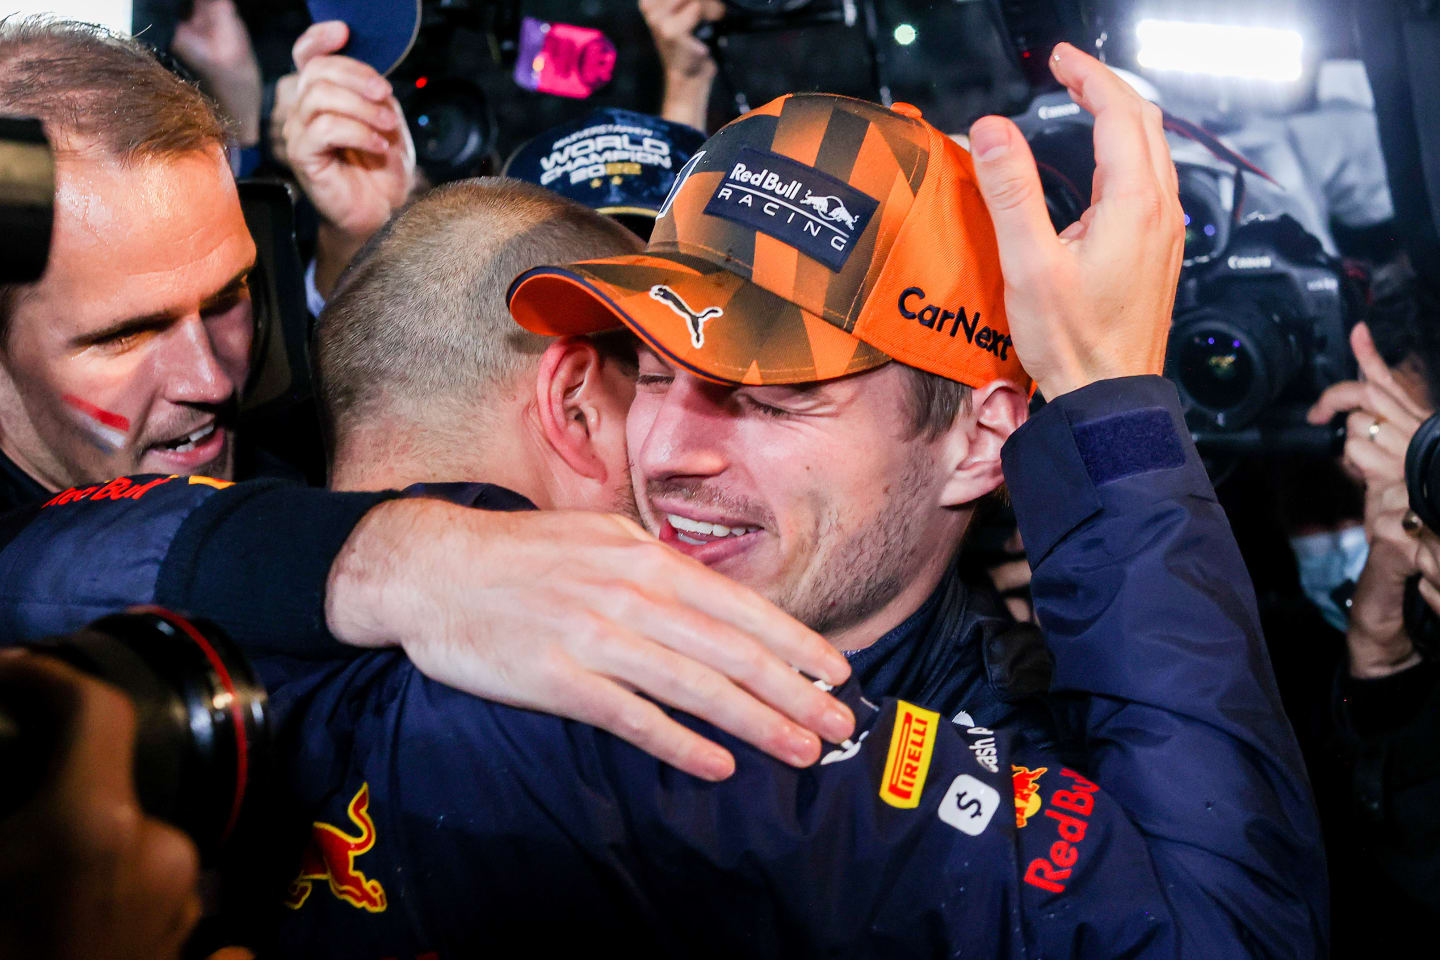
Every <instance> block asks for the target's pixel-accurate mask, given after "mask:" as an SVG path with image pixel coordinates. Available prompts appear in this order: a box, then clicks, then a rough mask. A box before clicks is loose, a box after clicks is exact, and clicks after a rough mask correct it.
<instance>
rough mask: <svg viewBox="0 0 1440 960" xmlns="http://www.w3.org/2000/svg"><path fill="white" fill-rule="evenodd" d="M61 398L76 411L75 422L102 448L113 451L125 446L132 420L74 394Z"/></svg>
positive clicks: (109, 451)
mask: <svg viewBox="0 0 1440 960" xmlns="http://www.w3.org/2000/svg"><path fill="white" fill-rule="evenodd" d="M60 399H61V400H63V401H64V402H65V406H67V407H69V408H70V410H71V411H72V412H73V413H74V415H75V422H76V423H77V424H79V425H80V427H81V429H83V430H84V431H85V435H86V436H87V437H89V438H90V440H91V442H92V443H94V444H95V445H96V446H97V447H99V448H100V449H101V450H104V451H105V452H106V453H111V452H114V451H116V450H120V449H122V448H123V447H124V446H125V442H126V439H127V437H128V435H129V433H130V421H129V420H127V419H126V418H125V417H123V416H121V415H120V414H118V413H112V412H110V411H109V410H106V409H104V408H102V407H97V406H95V404H93V403H90V402H89V401H88V400H82V399H80V398H79V397H77V396H74V395H72V394H68V393H67V394H65V395H64V396H63V397H61V398H60Z"/></svg>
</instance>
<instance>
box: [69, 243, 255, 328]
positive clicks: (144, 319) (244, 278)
mask: <svg viewBox="0 0 1440 960" xmlns="http://www.w3.org/2000/svg"><path fill="white" fill-rule="evenodd" d="M254 270H255V261H253V260H252V261H250V263H249V264H248V265H247V266H245V267H243V268H242V269H241V270H240V271H239V272H238V273H236V274H235V276H233V277H231V278H230V279H229V280H228V281H226V282H225V284H224V286H222V287H221V288H220V289H219V290H216V291H215V292H214V293H212V294H210V296H208V297H206V298H205V299H204V300H203V301H201V303H200V311H201V312H202V313H203V312H205V311H207V310H212V309H214V308H215V307H216V306H218V305H219V304H222V303H224V302H225V301H227V300H231V299H233V298H234V297H235V296H236V295H237V294H238V293H239V292H240V290H241V289H242V288H243V287H244V286H245V285H246V284H247V283H249V282H250V275H251V273H253V272H254ZM173 317H174V311H171V310H160V311H157V312H155V313H146V314H141V315H140V316H136V317H126V318H125V319H123V320H116V321H115V322H114V323H110V324H107V325H105V326H104V327H101V328H100V329H99V330H92V331H90V332H89V333H85V334H82V335H80V336H78V337H76V338H75V343H76V344H77V345H89V344H95V343H103V342H104V341H106V340H110V339H112V338H114V337H118V336H120V335H122V334H126V333H130V332H132V331H136V330H146V329H150V328H152V327H157V326H160V325H161V324H163V323H166V322H168V321H169V320H171V319H172V318H173Z"/></svg>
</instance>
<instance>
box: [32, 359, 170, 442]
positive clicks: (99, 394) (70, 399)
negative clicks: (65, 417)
mask: <svg viewBox="0 0 1440 960" xmlns="http://www.w3.org/2000/svg"><path fill="white" fill-rule="evenodd" d="M148 361H149V358H148V355H147V354H146V352H145V351H143V350H142V351H132V352H131V353H126V354H121V355H118V356H112V357H75V358H72V359H71V360H69V361H68V362H64V363H61V364H59V365H58V367H57V368H56V369H55V370H54V373H55V378H54V381H53V383H51V384H50V385H49V387H50V393H51V394H52V396H53V398H54V399H55V400H56V401H57V402H58V403H59V404H60V405H61V406H62V407H63V408H65V410H66V411H67V413H70V414H73V413H74V411H76V410H79V409H83V408H85V407H86V406H87V405H89V406H93V407H95V408H98V409H100V410H103V411H105V412H106V413H110V414H116V415H121V416H124V417H125V418H126V419H128V420H130V421H131V422H132V425H133V424H134V423H135V422H138V421H139V420H140V419H141V418H142V417H143V416H144V414H145V411H146V409H147V407H148V406H149V404H150V402H151V400H152V399H153V397H154V394H155V376H154V370H153V365H152V364H151V363H149V362H148Z"/></svg>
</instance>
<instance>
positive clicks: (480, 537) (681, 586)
mask: <svg viewBox="0 0 1440 960" xmlns="http://www.w3.org/2000/svg"><path fill="white" fill-rule="evenodd" d="M326 617H327V622H328V624H329V626H330V630H331V632H332V633H333V634H334V635H335V636H336V637H338V638H340V639H341V640H342V641H345V642H347V643H351V644H355V645H358V646H383V645H386V644H391V643H397V642H398V643H400V644H401V645H403V647H404V648H405V652H406V653H407V654H409V656H410V659H411V661H412V662H414V664H415V666H416V667H418V668H419V669H420V670H421V671H422V672H423V673H425V674H426V675H427V676H430V677H432V678H434V679H436V680H438V681H440V682H442V683H446V684H448V685H450V686H454V687H457V688H459V689H461V690H465V691H468V692H470V693H473V694H475V695H477V696H481V697H485V698H487V699H491V700H496V701H499V702H502V703H509V704H512V705H515V706H521V707H528V708H530V709H534V710H541V711H544V712H546V713H552V714H557V715H560V716H565V717H570V718H572V719H575V720H580V721H583V722H585V723H590V724H593V725H595V726H597V727H601V728H603V729H605V730H608V731H610V732H611V733H613V734H615V735H616V736H618V737H621V738H623V739H625V740H628V741H629V742H631V743H633V744H635V745H636V746H637V747H640V748H641V749H642V750H645V751H647V752H648V753H651V754H653V755H654V756H656V757H659V758H660V759H661V760H664V761H666V762H668V763H670V764H673V765H674V766H676V767H679V768H680V769H681V770H685V771H687V772H689V773H692V774H694V775H696V776H700V777H704V778H706V779H710V780H720V779H724V778H725V777H728V776H729V775H730V774H731V773H732V772H733V771H734V758H733V757H732V756H731V755H730V753H729V752H728V751H726V750H724V749H722V748H721V747H719V746H718V745H716V744H715V743H713V742H711V741H709V740H706V739H705V738H703V737H701V736H700V735H698V734H696V733H695V732H693V731H691V730H690V729H688V728H686V727H684V726H682V725H680V724H679V723H676V722H675V721H674V720H672V719H671V718H670V717H668V716H667V715H666V714H665V713H664V712H663V711H662V710H660V708H659V707H657V706H655V704H654V703H651V702H650V701H649V700H647V699H644V698H643V697H641V696H638V695H637V692H638V693H640V694H644V695H646V696H649V697H653V698H655V699H656V700H659V701H661V702H663V703H667V704H670V705H672V706H674V707H676V708H678V709H680V710H683V711H685V712H687V713H690V714H693V715H694V716H696V717H699V718H700V719H702V720H707V721H709V722H710V723H713V724H715V725H716V726H718V727H721V728H723V729H725V730H728V731H729V732H731V733H733V734H735V735H736V736H738V737H740V738H741V739H743V740H745V741H747V742H749V743H751V744H754V745H755V746H756V747H758V748H759V749H761V750H764V751H765V752H767V753H769V754H771V755H773V756H775V757H776V758H778V759H780V760H783V761H785V762H787V763H792V764H795V765H797V766H806V765H808V764H811V763H814V762H815V760H817V759H818V758H819V754H820V740H819V738H818V737H817V736H816V735H815V733H811V732H810V731H817V732H819V733H820V734H821V735H823V736H824V737H825V738H826V739H827V740H829V741H831V742H839V741H841V740H844V739H845V738H847V737H848V736H850V734H851V733H852V732H853V727H854V717H853V716H852V715H851V714H850V711H849V710H848V709H847V708H846V707H845V706H844V705H843V704H841V703H840V702H839V701H837V700H835V699H834V698H833V697H831V696H829V695H828V694H825V693H822V692H821V691H820V690H818V689H817V688H816V687H815V686H814V685H813V684H811V683H810V682H809V681H807V680H806V679H805V678H804V677H802V676H801V675H800V674H799V673H797V672H796V669H799V670H803V671H805V672H806V673H808V674H810V675H811V676H816V677H820V678H822V679H824V680H826V681H828V682H830V683H832V684H836V685H838V684H840V683H842V682H844V680H845V679H846V678H847V677H848V676H849V673H850V666H849V664H848V663H847V662H846V660H845V658H844V657H843V656H842V655H841V654H840V653H839V652H838V651H836V650H835V649H834V648H833V647H831V646H830V645H829V643H827V642H826V641H825V640H824V638H823V637H821V636H820V635H819V634H817V633H814V632H813V631H811V630H809V629H807V628H806V627H804V626H802V625H800V624H799V623H797V622H796V621H794V620H792V619H791V618H790V617H788V616H786V615H785V614H784V613H782V612H780V610H778V609H777V608H775V607H773V606H772V605H771V604H770V603H769V602H767V601H766V600H764V599H762V598H761V597H759V596H758V595H757V594H755V593H753V592H751V591H750V590H748V589H746V588H745V587H742V586H740V585H739V584H737V583H735V582H733V581H731V580H728V579H726V578H725V577H723V576H721V575H720V574H718V573H715V572H714V571H712V570H710V569H709V568H707V567H705V566H704V565H703V564H700V563H697V562H695V561H693V560H691V559H689V558H687V557H685V556H683V555H681V554H680V553H677V552H676V551H674V550H671V549H669V548H668V547H665V546H664V545H662V544H661V543H660V541H658V540H656V539H655V538H654V537H652V536H650V535H649V534H648V533H646V532H645V531H644V530H642V529H641V528H640V527H638V526H637V525H635V524H634V523H632V522H630V521H628V520H625V519H622V518H620V517H615V516H607V515H604V514H596V513H580V512H562V511H543V512H529V513H490V512H485V511H479V510H471V509H467V508H461V507H456V506H452V505H450V504H445V503H441V502H439V501H434V500H396V501H392V502H390V503H385V504H382V505H380V506H379V507H376V508H375V509H373V510H371V511H370V512H369V513H368V514H366V516H365V518H364V519H362V520H361V521H360V524H359V526H357V527H356V528H355V530H354V532H353V533H352V534H351V535H350V538H349V540H347V541H346V543H345V547H344V549H343V550H342V551H341V553H340V555H339V556H338V557H337V558H336V560H335V563H334V566H333V567H332V568H331V574H330V586H329V590H328V592H327V596H326ZM792 665H793V667H794V668H796V669H792ZM787 717H789V718H793V719H787Z"/></svg>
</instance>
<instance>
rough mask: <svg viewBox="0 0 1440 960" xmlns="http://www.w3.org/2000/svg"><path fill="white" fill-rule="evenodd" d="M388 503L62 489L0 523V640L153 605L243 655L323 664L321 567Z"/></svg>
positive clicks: (113, 487) (283, 487)
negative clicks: (196, 623) (206, 624)
mask: <svg viewBox="0 0 1440 960" xmlns="http://www.w3.org/2000/svg"><path fill="white" fill-rule="evenodd" d="M393 496H395V494H393V493H376V494H371V493H332V492H330V491H325V490H313V489H309V488H306V487H301V486H297V485H294V484H290V483H286V482H282V481H278V480H251V481H246V482H243V483H229V482H226V481H223V480H214V479H211V478H209V477H193V476H192V477H180V476H168V477H167V476H140V477H119V478H116V479H114V480H111V481H109V482H108V483H103V484H95V485H92V486H89V487H82V488H73V487H72V488H70V489H68V490H64V491H61V492H60V493H57V494H55V495H54V496H52V497H51V498H50V499H49V500H48V501H45V502H43V503H38V504H35V505H34V506H30V507H26V508H23V509H21V510H17V511H13V512H11V513H9V514H7V515H5V516H4V517H3V518H0V637H3V638H4V642H10V643H14V642H20V641H24V640H27V639H35V638H38V637H41V636H44V635H46V634H50V633H58V632H64V631H69V630H73V629H75V628H77V627H79V626H82V625H83V624H85V623H86V622H88V621H89V620H92V619H94V618H95V617H98V616H103V615H105V614H108V613H114V612H115V611H116V610H119V609H123V608H125V607H128V606H132V605H135V604H156V605H159V606H164V607H169V608H171V609H174V610H177V611H183V612H186V613H189V614H192V615H194V616H202V617H206V618H208V619H211V620H214V621H215V622H216V623H219V624H221V625H222V626H223V627H224V628H225V630H226V631H227V632H228V633H229V634H230V635H231V637H232V639H234V640H235V641H236V642H237V643H239V644H240V645H241V646H242V648H244V649H246V650H247V652H256V651H259V652H263V651H265V650H268V649H271V648H272V646H273V645H275V644H280V645H281V646H282V648H283V649H285V650H287V651H289V652H292V653H295V654H297V655H302V656H304V655H307V654H309V655H327V654H329V653H332V652H334V651H335V650H337V649H338V648H339V644H338V642H337V641H336V640H335V639H334V638H333V637H331V636H330V633H329V631H328V630H327V629H326V627H325V610H324V600H325V584H326V581H327V579H328V577H329V572H330V565H331V563H332V562H333V561H334V559H335V556H336V554H338V553H339V551H340V547H341V545H343V544H344V542H345V539H346V538H347V537H348V536H349V535H350V531H351V530H353V529H354V527H355V524H356V523H358V522H359V520H360V517H361V516H363V515H364V514H365V512H366V511H368V510H369V509H370V508H371V507H373V506H375V505H376V504H377V503H380V502H381V501H383V500H385V499H388V498H390V497H393ZM277 531H284V533H283V545H280V544H277V540H278V539H279V537H280V535H279V534H277ZM277 584H284V585H285V586H284V589H277V588H276V586H277Z"/></svg>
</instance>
